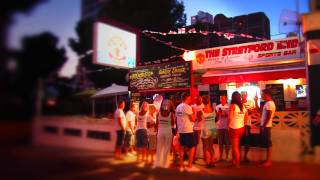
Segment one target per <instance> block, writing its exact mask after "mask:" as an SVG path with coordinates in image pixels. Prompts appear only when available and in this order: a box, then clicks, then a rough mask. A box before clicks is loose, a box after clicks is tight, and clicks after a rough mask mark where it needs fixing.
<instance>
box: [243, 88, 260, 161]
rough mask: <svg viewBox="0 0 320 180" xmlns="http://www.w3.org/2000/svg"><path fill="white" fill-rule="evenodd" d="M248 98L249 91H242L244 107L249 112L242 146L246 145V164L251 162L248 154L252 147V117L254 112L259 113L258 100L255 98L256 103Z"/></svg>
mask: <svg viewBox="0 0 320 180" xmlns="http://www.w3.org/2000/svg"><path fill="white" fill-rule="evenodd" d="M247 98H248V93H247V91H242V92H241V100H242V103H243V105H244V106H245V107H246V109H247V111H248V120H247V123H246V124H245V126H244V135H243V138H242V140H241V144H242V145H244V161H245V162H250V161H249V158H248V153H249V150H250V146H251V141H252V140H251V139H252V138H251V137H252V135H251V118H250V115H251V114H252V113H254V112H256V111H257V107H258V102H257V98H258V97H255V100H256V101H255V102H254V101H253V100H251V99H247Z"/></svg>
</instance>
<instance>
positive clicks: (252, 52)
mask: <svg viewBox="0 0 320 180" xmlns="http://www.w3.org/2000/svg"><path fill="white" fill-rule="evenodd" d="M195 54H196V60H195V61H193V69H194V70H197V69H208V68H216V67H227V66H229V67H230V66H239V65H249V64H259V63H264V62H268V61H279V60H283V59H299V58H300V47H299V40H298V38H286V39H281V40H272V41H271V40H269V41H259V42H253V43H245V44H237V45H231V46H222V47H217V48H210V49H202V50H197V51H195Z"/></svg>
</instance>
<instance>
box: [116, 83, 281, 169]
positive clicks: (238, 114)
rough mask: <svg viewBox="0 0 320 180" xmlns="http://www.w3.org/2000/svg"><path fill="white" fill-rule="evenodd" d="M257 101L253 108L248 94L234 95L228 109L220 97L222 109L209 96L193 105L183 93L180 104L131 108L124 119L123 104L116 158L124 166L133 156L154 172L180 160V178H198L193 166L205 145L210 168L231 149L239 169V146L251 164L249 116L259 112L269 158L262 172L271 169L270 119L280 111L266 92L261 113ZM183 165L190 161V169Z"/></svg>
mask: <svg viewBox="0 0 320 180" xmlns="http://www.w3.org/2000/svg"><path fill="white" fill-rule="evenodd" d="M257 99H258V98H257V97H255V99H254V102H253V101H250V100H248V99H247V93H246V92H241V93H239V92H237V91H235V92H233V94H232V97H231V102H230V104H228V103H227V97H226V96H224V95H223V96H220V103H221V104H219V105H215V104H214V103H211V102H210V97H209V96H208V95H204V96H202V97H201V96H196V97H195V99H194V100H195V103H194V104H193V102H194V101H193V99H192V98H191V96H190V94H188V93H184V94H183V95H182V97H181V101H180V102H179V104H178V103H176V102H177V101H175V100H172V99H169V98H165V99H164V100H162V103H161V105H160V106H159V107H158V108H157V107H156V106H155V105H154V104H149V103H148V102H146V101H143V102H142V103H141V105H140V108H139V110H138V107H137V105H136V104H135V103H132V104H130V109H129V111H128V112H127V113H126V114H125V113H124V108H125V102H124V101H120V102H119V103H118V108H117V110H116V111H115V113H114V118H115V120H116V128H117V140H116V147H115V158H116V159H118V160H121V159H122V158H123V155H124V156H129V155H131V156H136V158H137V162H138V163H139V166H144V165H145V164H150V165H152V167H153V168H155V167H161V168H169V167H170V157H172V158H173V160H175V159H177V156H179V171H180V172H183V171H188V172H197V171H199V169H198V168H197V167H195V166H193V163H194V162H195V161H196V159H197V158H196V151H197V146H198V144H199V142H200V141H201V142H202V151H203V159H204V162H205V164H206V167H208V168H211V167H214V166H215V164H216V163H218V162H220V161H229V160H230V159H229V151H230V147H231V152H232V159H231V166H233V167H239V166H240V161H241V150H240V145H241V144H242V145H244V149H245V151H244V159H243V160H244V161H249V159H248V152H249V149H250V127H251V120H250V118H249V115H250V113H253V112H260V113H261V119H260V137H261V139H260V142H261V146H262V147H263V148H266V149H267V151H266V152H267V158H266V160H265V161H262V162H260V163H259V166H261V167H269V166H271V163H272V161H271V159H272V149H271V148H272V142H271V127H272V118H273V116H274V112H275V109H276V107H275V103H274V102H273V100H272V97H271V93H270V91H269V90H267V89H265V90H263V91H262V100H263V101H264V102H265V103H264V106H263V107H259V106H258V103H257ZM175 104H176V105H175ZM214 139H217V140H218V147H219V148H218V149H219V154H218V155H217V157H218V159H216V158H215V157H216V156H215V153H216V152H215V150H214ZM155 155H156V157H154V156H155ZM185 159H188V163H187V165H185V162H184V161H185Z"/></svg>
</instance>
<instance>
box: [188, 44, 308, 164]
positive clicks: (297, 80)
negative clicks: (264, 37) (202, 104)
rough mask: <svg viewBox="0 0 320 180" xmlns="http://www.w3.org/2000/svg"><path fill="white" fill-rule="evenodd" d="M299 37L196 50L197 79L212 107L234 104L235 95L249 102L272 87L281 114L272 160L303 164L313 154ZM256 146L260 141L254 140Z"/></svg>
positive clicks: (255, 128)
mask: <svg viewBox="0 0 320 180" xmlns="http://www.w3.org/2000/svg"><path fill="white" fill-rule="evenodd" d="M302 52H303V51H301V49H300V42H299V40H298V38H286V39H281V40H269V41H260V42H253V43H245V44H238V45H232V46H224V47H217V48H209V49H203V50H197V51H195V56H196V59H195V60H194V61H193V69H194V73H193V74H194V76H195V78H194V79H195V80H196V82H194V83H195V85H197V89H198V93H199V94H200V95H203V94H208V95H210V97H211V100H212V102H213V103H216V104H219V103H220V102H219V96H220V95H226V96H227V97H228V100H231V94H232V93H233V92H234V91H239V92H244V91H245V92H247V94H248V98H247V99H248V100H249V101H253V99H254V97H255V96H258V98H259V100H258V105H259V106H263V104H264V103H263V101H262V100H261V95H260V92H261V90H263V89H266V88H267V89H269V90H271V92H272V96H273V100H274V102H275V104H276V107H277V110H276V113H275V117H274V119H273V132H274V133H273V137H272V139H273V141H274V156H275V157H274V160H279V161H300V160H301V156H300V155H301V154H303V153H307V152H308V151H309V150H310V140H309V138H310V129H309V119H308V117H309V114H308V112H307V110H308V106H307V100H306V96H307V85H306V84H307V83H306V70H305V62H304V58H303V53H302ZM250 120H251V129H252V131H251V133H252V136H256V137H257V136H258V134H259V125H260V113H259V112H255V113H252V114H250ZM252 143H253V144H252V145H253V146H257V144H258V143H257V142H252Z"/></svg>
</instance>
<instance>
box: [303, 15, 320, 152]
mask: <svg viewBox="0 0 320 180" xmlns="http://www.w3.org/2000/svg"><path fill="white" fill-rule="evenodd" d="M319 19H320V11H319V10H316V11H311V12H310V13H307V14H304V15H303V16H302V29H303V35H304V37H305V39H306V52H305V54H306V68H307V82H308V103H309V116H310V125H311V144H312V146H313V147H315V146H319V145H320V124H319V123H315V121H314V120H315V117H316V116H317V112H320V21H319ZM318 150H319V153H320V148H319V149H318ZM318 150H317V149H316V151H318ZM319 155H320V154H319Z"/></svg>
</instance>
